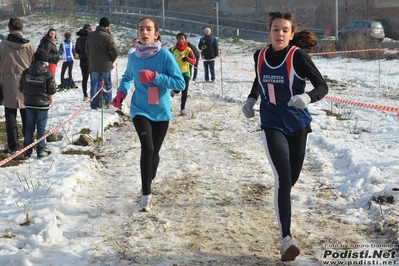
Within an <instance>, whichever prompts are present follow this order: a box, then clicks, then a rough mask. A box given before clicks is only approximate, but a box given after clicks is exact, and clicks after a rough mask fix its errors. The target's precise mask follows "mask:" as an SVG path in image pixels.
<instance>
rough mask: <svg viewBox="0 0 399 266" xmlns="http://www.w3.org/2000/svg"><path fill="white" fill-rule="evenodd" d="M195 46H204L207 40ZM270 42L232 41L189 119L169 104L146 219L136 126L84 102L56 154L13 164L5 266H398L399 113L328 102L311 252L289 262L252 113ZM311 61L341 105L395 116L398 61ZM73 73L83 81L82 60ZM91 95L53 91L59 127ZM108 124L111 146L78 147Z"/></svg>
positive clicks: (5, 213) (190, 105)
mask: <svg viewBox="0 0 399 266" xmlns="http://www.w3.org/2000/svg"><path fill="white" fill-rule="evenodd" d="M25 19H26V21H28V22H25V27H26V29H25V32H26V33H27V34H28V33H29V32H30V33H29V34H30V36H31V37H29V38H30V39H31V40H32V41H33V42H35V43H36V42H37V40H39V39H40V38H41V36H42V35H41V33H40V32H44V31H45V30H43V29H42V28H37V27H38V26H37V25H40V21H39V20H38V19H37V17H34V20H32V21H31V20H29V18H24V21H25ZM66 22H68V23H69V22H70V20H69V19H68V20H66V19H63V20H61V21H60V22H59V24H56V25H53V27H55V28H56V29H59V30H58V32H59V36H62V33H63V32H64V31H65V30H70V31H72V32H75V31H77V30H78V28H79V26H77V27H76V28H73V25H76V24H72V22H70V23H69V24H68V23H66ZM52 23H53V24H54V23H58V22H56V21H55V20H52ZM78 23H79V24H78V25H83V24H84V23H86V21H85V19H79V20H78ZM90 23H93V24H94V23H95V22H93V21H92V22H90ZM134 31H135V30H132V29H128V28H124V27H121V26H115V27H113V33H114V35H115V36H116V37H115V38H116V40H117V43H118V45H120V46H122V45H124V44H126V43H130V41H131V40H130V39H124V38H123V37H122V36H133V35H134ZM33 33H40V34H37V35H39V36H37V35H33ZM44 33H45V32H44ZM39 37H40V38H39ZM59 38H60V37H59ZM129 38H130V37H129ZM163 39H164V43H165V47H169V46H170V45H172V44H173V43H174V37H173V36H172V37H170V36H167V35H163ZM189 40H190V41H192V42H193V43H197V42H198V40H199V36H191V37H190V39H189ZM261 46H262V44H259V43H254V42H245V43H232V42H231V40H221V42H220V47H221V49H222V51H223V57H224V58H225V59H224V60H218V61H217V62H216V69H217V82H216V83H215V84H207V83H203V82H201V81H202V77H203V69H202V66H201V63H200V69H199V76H198V81H199V82H197V83H192V84H190V90H189V99H188V101H187V109H188V111H189V115H188V116H185V117H180V116H178V115H177V114H178V111H179V106H180V97H179V95H177V96H176V97H174V98H172V104H173V115H174V118H173V120H172V121H171V123H170V129H169V132H168V134H167V137H166V139H165V142H164V145H163V147H162V150H161V162H160V166H159V172H158V175H157V178H156V186H155V193H156V194H155V195H154V201H155V202H154V208H153V211H152V212H151V213H141V212H138V206H139V199H140V189H141V181H140V172H139V156H140V144H139V141H138V138H137V136H136V133H135V130H134V127H133V125H132V123H131V122H130V121H129V119H128V118H127V117H126V116H123V115H122V116H121V115H118V114H117V113H115V111H114V110H104V111H103V113H102V111H91V110H90V108H89V106H87V105H86V108H85V109H84V110H83V112H82V113H80V114H78V115H76V117H75V118H74V119H72V120H71V122H70V123H68V124H66V125H65V126H63V127H62V129H60V130H59V132H60V133H62V134H63V135H64V138H63V140H62V141H60V142H51V143H48V146H49V149H50V150H52V152H53V153H52V155H51V157H48V158H45V159H40V160H38V159H36V158H35V157H33V158H32V159H30V160H29V161H28V162H25V163H22V164H20V165H19V166H15V167H14V166H13V167H2V168H1V169H2V170H1V175H0V182H1V183H0V184H1V186H0V195H1V196H0V206H1V212H0V219H1V222H0V230H1V231H0V232H1V233H0V237H1V238H2V239H1V242H0V265H18V266H20V265H41V266H42V265H43V266H45V265H46V266H47V265H303V266H305V265H306V266H308V265H333V264H327V263H332V262H334V261H335V262H338V261H341V262H342V263H346V264H352V265H356V264H357V265H362V264H360V263H363V265H364V264H365V265H384V264H383V263H386V264H385V265H396V264H397V262H398V260H397V257H395V256H396V253H397V251H398V247H399V246H398V244H399V243H398V238H399V235H398V220H399V208H398V203H397V202H398V201H399V196H398V193H399V192H398V190H399V179H398V174H399V166H398V165H399V163H398V161H399V152H398V151H399V139H398V138H399V135H398V130H399V124H398V117H397V114H396V113H393V112H385V111H380V110H375V109H371V108H360V107H353V106H350V105H344V104H340V103H335V102H331V101H328V100H322V101H320V102H318V103H315V104H311V105H310V107H309V109H310V111H311V113H312V115H313V119H314V121H313V123H312V128H313V133H312V134H311V135H310V137H309V144H308V149H307V157H306V160H305V165H304V169H303V172H302V174H301V177H300V179H299V182H298V183H297V185H296V186H295V187H294V189H293V192H292V202H293V219H292V222H293V224H292V231H293V236H294V239H295V242H296V244H297V245H298V247H299V248H300V249H301V255H300V256H299V257H298V258H297V260H296V261H295V262H291V263H284V264H283V263H282V262H280V261H279V260H278V259H279V236H278V226H277V223H276V218H275V212H274V205H273V192H274V178H273V176H272V171H271V169H270V166H269V165H268V162H267V160H266V156H265V152H264V149H263V145H262V141H261V139H260V133H259V131H258V128H259V116H258V115H257V116H256V117H255V118H253V119H249V120H248V119H246V118H245V117H244V116H243V115H242V113H241V105H242V104H243V102H244V101H245V99H246V97H247V95H248V93H249V91H250V89H251V84H252V80H253V76H252V75H253V59H252V54H253V52H254V51H255V50H256V48H259V47H261ZM313 59H314V61H315V63H316V65H317V66H318V67H319V69H320V71H321V73H322V74H323V75H325V76H326V78H327V79H328V80H329V81H331V82H330V93H329V95H330V96H335V97H338V98H341V99H345V100H351V101H356V102H366V103H374V104H379V105H384V106H389V107H396V106H397V101H398V85H399V82H398V81H397V79H396V78H395V77H396V76H397V75H398V70H397V69H398V68H397V64H398V62H397V60H391V61H387V60H380V61H361V60H357V59H344V58H340V57H337V58H333V59H325V58H321V57H314V58H313ZM126 62H127V58H126V56H120V57H119V58H118V60H117V64H116V65H117V68H116V69H115V70H114V71H113V76H114V78H115V79H117V78H120V77H121V75H122V73H123V70H124V67H125V66H126ZM60 67H61V64H59V65H58V69H57V73H58V74H59V73H60ZM379 73H380V74H379ZM73 77H74V78H75V79H76V81H78V82H79V81H81V76H80V70H79V67H78V63H76V64H75V66H74V72H73ZM59 80H60V78H59V76H57V81H58V82H59ZM78 85H79V84H78ZM309 88H310V86H309ZM114 93H115V91H114ZM82 98H83V95H82V93H81V91H80V89H79V90H69V91H66V92H58V93H57V94H55V95H54V101H55V103H54V104H53V105H52V106H51V109H50V111H49V120H48V128H49V130H51V129H53V128H55V127H57V126H58V125H60V124H61V123H63V122H64V121H65V120H66V119H68V118H69V117H71V116H72V115H73V114H74V113H75V112H76V111H77V110H78V109H79V108H80V107H81V106H83V105H84V104H85V103H84V102H83V101H82ZM125 103H128V100H126V101H125ZM0 109H2V111H1V112H0V119H2V120H4V115H3V114H4V112H3V107H0ZM127 110H128V106H125V107H124V112H125V113H127ZM330 112H332V114H333V115H331V114H330ZM338 115H339V116H340V117H341V119H337V116H338ZM101 117H103V118H104V121H103V125H104V127H107V130H105V132H104V142H103V143H102V142H99V143H98V145H97V146H96V147H94V148H93V147H80V146H76V145H72V143H73V142H74V141H76V140H77V138H78V137H79V134H80V132H81V130H82V129H89V130H90V136H91V137H92V138H94V139H96V138H98V137H99V136H102V130H101V124H102V123H101ZM109 125H112V126H111V127H110V126H109ZM68 150H74V151H78V150H80V151H86V152H92V153H93V154H95V156H94V157H93V158H90V156H86V155H77V154H75V155H69V154H65V152H66V151H68ZM75 153H76V152H75ZM375 245H377V246H375ZM345 252H346V253H345ZM348 252H350V253H351V255H348ZM361 252H363V253H361ZM374 252H377V253H374ZM355 253H356V254H357V256H355V255H354V254H355ZM345 254H346V255H345ZM361 254H363V255H361ZM323 256H324V258H323ZM362 256H363V257H362ZM376 256H377V257H376ZM378 256H380V258H378ZM323 263H324V264H323ZM367 263H368V264H367ZM388 263H391V264H388ZM395 263H396V264H395ZM344 265H345V264H344Z"/></svg>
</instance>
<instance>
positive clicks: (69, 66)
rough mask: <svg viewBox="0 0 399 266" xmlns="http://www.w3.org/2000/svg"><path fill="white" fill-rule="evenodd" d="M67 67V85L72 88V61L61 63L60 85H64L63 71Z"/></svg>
mask: <svg viewBox="0 0 399 266" xmlns="http://www.w3.org/2000/svg"><path fill="white" fill-rule="evenodd" d="M67 68H68V77H69V84H68V87H70V88H72V68H73V61H65V62H63V63H62V67H61V86H62V87H64V86H65V84H64V79H65V78H64V76H65V71H66V70H67Z"/></svg>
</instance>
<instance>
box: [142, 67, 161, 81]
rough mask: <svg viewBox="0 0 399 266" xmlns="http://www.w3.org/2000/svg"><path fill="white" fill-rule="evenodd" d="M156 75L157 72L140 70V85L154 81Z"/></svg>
mask: <svg viewBox="0 0 399 266" xmlns="http://www.w3.org/2000/svg"><path fill="white" fill-rule="evenodd" d="M157 74H158V72H157V71H154V72H153V71H151V70H148V69H142V70H140V71H139V81H140V83H151V82H153V81H154V79H155V76H156V75H157Z"/></svg>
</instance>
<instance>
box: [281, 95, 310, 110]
mask: <svg viewBox="0 0 399 266" xmlns="http://www.w3.org/2000/svg"><path fill="white" fill-rule="evenodd" d="M311 100H312V99H310V96H309V94H307V93H306V92H305V93H302V94H297V95H294V97H292V98H291V100H290V101H289V102H288V103H287V105H288V106H292V107H295V108H298V109H305V108H306V107H307V106H308V104H309V103H310V101H311Z"/></svg>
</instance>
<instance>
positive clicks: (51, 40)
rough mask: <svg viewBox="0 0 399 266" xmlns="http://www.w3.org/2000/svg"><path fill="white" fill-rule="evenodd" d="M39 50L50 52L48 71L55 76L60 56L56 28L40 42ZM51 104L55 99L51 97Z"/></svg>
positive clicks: (48, 32) (50, 30) (49, 31)
mask: <svg viewBox="0 0 399 266" xmlns="http://www.w3.org/2000/svg"><path fill="white" fill-rule="evenodd" d="M38 49H44V50H46V51H47V52H48V70H49V71H50V72H51V73H52V74H53V75H54V77H55V72H56V70H57V64H58V61H60V55H59V53H58V48H57V32H56V31H55V29H54V28H51V29H49V30H48V31H47V34H46V35H45V36H44V37H43V38H42V39H41V40H40V44H39V46H38ZM50 103H53V97H52V95H50Z"/></svg>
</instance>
